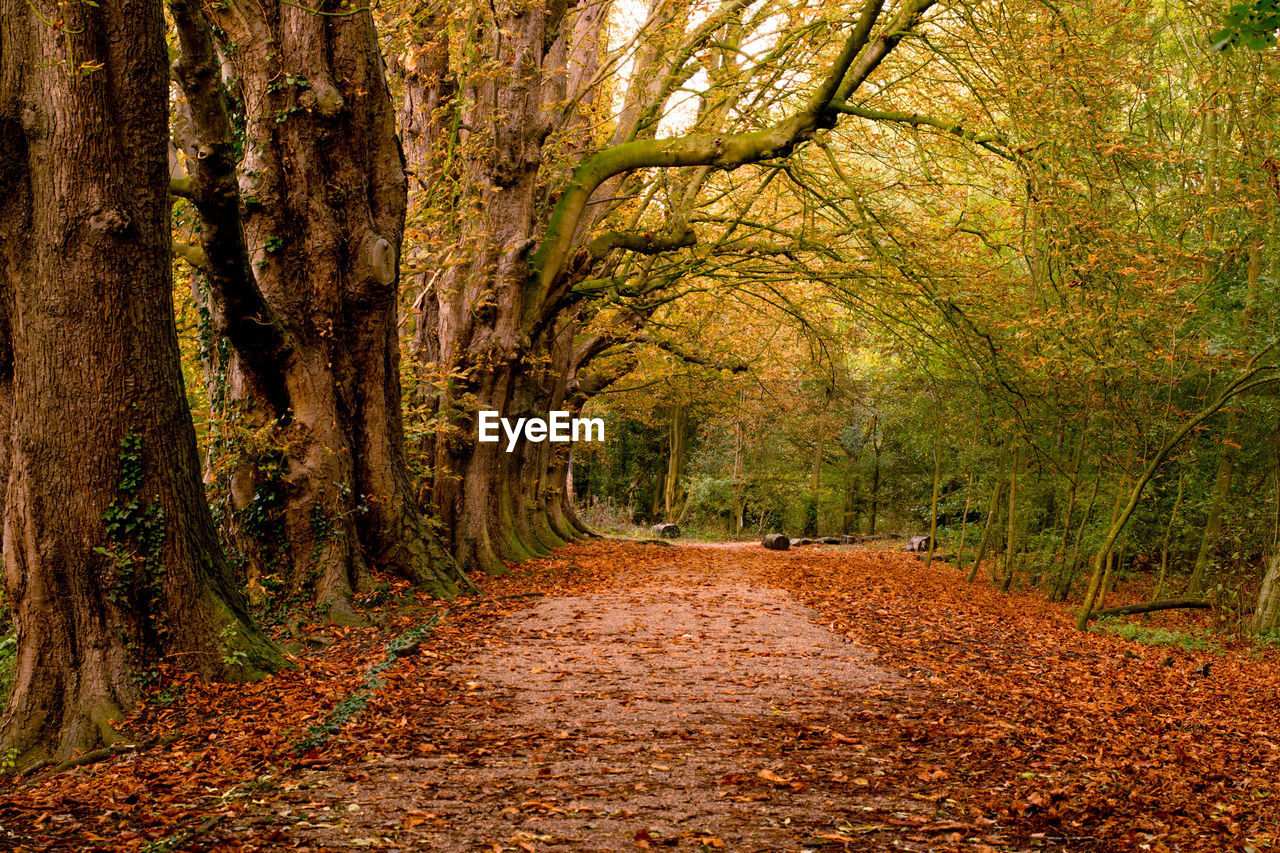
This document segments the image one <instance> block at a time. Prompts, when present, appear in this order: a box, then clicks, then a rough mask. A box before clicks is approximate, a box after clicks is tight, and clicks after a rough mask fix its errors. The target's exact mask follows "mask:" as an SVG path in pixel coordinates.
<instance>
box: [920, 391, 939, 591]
mask: <svg viewBox="0 0 1280 853" xmlns="http://www.w3.org/2000/svg"><path fill="white" fill-rule="evenodd" d="M941 487H942V407H941V406H939V407H938V430H937V434H936V435H935V436H934V440H933V497H932V498H931V499H930V501H929V554H928V556H927V557H925V559H924V567H925V568H926V569H927V568H929V566H931V565H933V553H934V551H936V550H937V548H938V490H939V489H940V488H941Z"/></svg>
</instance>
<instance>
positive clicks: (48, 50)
mask: <svg viewBox="0 0 1280 853" xmlns="http://www.w3.org/2000/svg"><path fill="white" fill-rule="evenodd" d="M164 32H165V24H164V18H163V12H162V8H161V6H160V4H159V3H158V2H139V0H101V2H100V3H73V4H67V5H65V6H63V7H61V9H60V11H59V12H58V13H57V16H56V18H50V17H48V16H46V15H45V14H43V13H42V12H41V10H40V8H39V7H38V6H37V4H33V3H28V2H25V0H4V2H3V3H0V234H3V235H4V239H2V240H0V329H2V330H3V335H2V336H0V365H2V366H3V371H2V373H0V386H2V389H3V391H2V395H3V399H2V401H0V402H2V406H0V408H2V410H3V411H4V412H5V413H6V415H7V417H6V419H5V422H4V425H3V428H4V433H5V439H6V440H5V442H4V444H5V448H6V451H7V453H6V458H5V463H6V465H5V470H6V473H7V486H6V492H5V501H4V567H5V585H6V590H7V593H8V596H9V601H10V606H11V607H12V610H13V616H14V622H15V624H16V627H17V636H18V651H17V662H16V669H15V675H14V686H13V693H12V696H11V698H10V701H9V705H8V707H7V708H6V710H5V714H4V718H3V721H2V722H0V732H2V738H3V746H4V747H5V748H12V749H15V750H17V755H18V762H19V763H20V764H26V763H29V762H33V761H38V760H41V759H44V758H60V757H66V756H69V755H71V754H74V753H77V752H79V751H82V750H86V749H89V748H91V747H94V746H96V745H98V744H101V743H103V742H106V741H112V740H116V739H119V738H120V735H119V734H117V733H116V731H115V729H114V727H113V721H116V720H120V719H121V718H123V716H124V715H125V713H126V712H127V711H129V710H130V709H132V707H133V706H134V704H135V703H136V701H137V700H138V699H139V698H140V696H141V693H142V686H141V685H143V684H145V683H146V682H147V680H148V679H149V678H151V677H153V676H154V674H155V671H156V667H157V665H158V664H161V663H170V662H173V663H176V664H178V665H180V666H182V667H184V668H187V669H191V670H194V671H195V672H198V673H199V674H201V675H203V676H206V677H218V678H224V677H225V678H250V677H254V676H256V675H258V674H260V673H262V672H264V671H269V670H272V669H275V668H278V667H279V666H281V665H282V663H283V662H282V659H281V658H280V657H279V654H278V653H277V652H276V651H275V650H274V648H273V647H272V646H271V644H270V642H269V641H268V640H267V639H266V638H265V636H264V635H263V634H261V633H260V632H259V631H258V630H257V629H256V628H255V627H254V625H253V624H252V622H251V620H250V618H249V615H248V613H247V610H246V603H245V601H244V598H243V596H242V594H241V593H240V591H239V585H238V583H237V582H236V580H235V579H234V578H233V577H232V575H231V573H230V571H229V568H228V565H227V562H226V560H225V559H224V557H223V555H222V553H221V551H220V548H219V544H218V540H217V534H216V531H215V529H214V526H213V520H212V517H211V515H210V513H209V508H208V505H207V503H206V502H205V495H204V489H203V487H202V484H201V481H200V476H199V461H198V456H197V453H196V443H195V432H194V429H193V426H192V422H191V416H190V413H189V411H188V410H187V406H186V399H185V396H184V393H183V388H182V378H181V374H180V371H179V365H178V343H177V337H176V333H175V328H174V321H173V291H172V276H171V266H170V246H169V202H168V173H167V154H166V141H165V140H166V138H167V132H166V128H167V123H168V118H167V102H168V81H167V74H166V73H165V65H166V49H165V43H164Z"/></svg>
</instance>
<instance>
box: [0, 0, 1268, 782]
mask: <svg viewBox="0 0 1280 853" xmlns="http://www.w3.org/2000/svg"><path fill="white" fill-rule="evenodd" d="M53 8H54V6H53V4H44V3H40V2H29V0H0V412H3V413H4V417H5V418H6V421H7V423H8V424H9V429H8V431H7V432H5V433H4V440H3V441H2V442H0V449H2V453H0V459H3V462H4V465H5V470H6V473H7V479H6V483H7V485H6V490H5V492H4V518H5V523H4V534H3V537H4V562H5V578H6V595H5V599H4V601H5V609H4V620H5V624H4V626H3V627H4V630H5V631H6V632H7V633H6V636H7V637H10V638H12V640H5V641H4V642H0V672H3V673H4V676H3V679H2V681H3V683H4V686H5V690H6V693H7V695H8V698H7V705H6V710H5V715H4V718H3V723H2V724H0V734H2V737H3V746H4V748H5V749H7V750H9V753H8V755H9V757H10V759H11V766H12V765H13V764H17V765H26V766H30V765H32V764H35V763H39V762H56V761H60V760H62V759H65V758H67V757H68V756H71V755H75V754H79V753H81V752H83V751H85V750H90V749H94V748H96V747H100V746H102V745H103V744H106V743H110V742H112V741H114V740H118V739H119V737H120V736H119V733H118V731H117V730H116V728H115V726H114V722H115V721H118V720H120V719H121V718H122V716H123V714H124V712H125V711H126V710H127V709H129V708H132V707H134V705H135V704H136V703H137V702H138V700H139V699H140V698H141V697H143V696H144V695H145V692H146V690H148V689H150V687H151V685H152V684H153V683H155V682H156V681H157V680H158V679H162V678H163V677H164V673H165V672H167V671H168V670H167V668H168V667H170V666H177V667H179V668H182V669H186V670H191V671H194V672H196V673H198V674H199V675H201V676H203V677H206V678H212V679H239V680H249V679H256V678H262V677H265V676H267V675H268V674H270V673H272V672H277V671H279V670H281V669H282V668H283V667H286V666H288V665H289V663H288V661H287V659H286V658H285V657H284V656H282V655H281V653H280V651H279V650H278V648H277V643H276V642H275V640H273V637H275V638H276V639H278V637H279V631H280V630H281V629H282V628H283V627H284V626H288V625H289V624H290V623H291V622H295V621H296V620H297V619H299V618H303V617H305V618H312V617H314V618H317V619H321V620H324V621H326V622H328V623H332V624H335V625H346V626H360V625H367V624H368V623H369V616H368V614H367V613H366V612H365V608H364V607H363V606H362V602H363V601H367V599H368V596H370V595H371V594H374V593H375V592H376V591H377V590H378V589H380V588H385V586H386V584H387V583H389V582H395V583H400V582H406V583H410V584H413V585H415V586H417V587H419V588H421V589H423V590H426V591H428V592H429V593H431V594H432V595H435V596H439V597H441V598H446V599H447V598H452V597H454V596H457V595H460V594H461V595H465V594H468V593H471V592H473V591H475V589H476V586H477V583H476V579H477V578H480V577H482V576H484V575H485V574H487V573H502V572H504V571H507V570H508V569H509V567H510V566H512V565H513V564H515V563H519V562H521V561H526V560H529V559H532V558H537V557H544V556H546V555H548V554H551V553H552V552H553V551H555V550H556V549H557V548H559V547H561V546H563V545H565V544H567V543H571V542H575V541H578V540H582V539H585V538H588V537H592V536H595V535H597V534H599V533H610V534H614V535H618V534H621V535H629V536H640V537H642V538H643V537H645V536H648V535H650V534H649V533H648V531H647V529H648V528H649V527H650V526H651V525H654V524H674V525H677V526H678V527H680V528H683V529H684V530H685V532H686V535H688V534H690V533H692V534H693V535H695V536H699V537H703V538H709V539H725V538H729V539H758V538H759V537H761V536H763V535H765V534H767V533H771V532H785V533H787V534H788V535H791V536H793V537H796V538H798V537H813V538H816V537H821V536H834V537H840V538H841V540H843V539H846V538H850V537H887V536H902V535H908V534H927V536H928V541H927V547H926V551H927V555H926V559H927V562H928V563H929V564H932V563H933V561H934V560H935V559H937V560H938V561H939V562H944V561H953V562H955V563H956V564H957V565H958V567H959V569H960V571H961V572H962V573H964V574H965V575H966V576H967V578H968V580H969V581H971V582H975V583H976V582H979V581H981V582H988V581H990V582H993V583H995V584H997V585H998V586H999V588H1001V589H1002V590H1004V591H1006V592H1007V591H1009V590H1012V589H1033V590H1037V591H1040V592H1042V593H1043V594H1044V595H1045V596H1047V597H1048V598H1049V599H1050V600H1052V601H1059V602H1061V601H1070V602H1073V603H1074V604H1076V605H1078V606H1077V607H1076V609H1075V613H1076V620H1077V625H1078V627H1079V628H1081V629H1082V630H1083V629H1086V628H1087V627H1088V625H1089V623H1090V619H1091V618H1092V617H1093V616H1094V615H1095V613H1096V612H1097V611H1100V610H1105V609H1106V607H1107V605H1108V604H1114V603H1115V602H1114V601H1112V599H1115V598H1117V591H1118V590H1120V589H1121V588H1122V587H1123V588H1125V590H1126V593H1129V597H1130V598H1132V597H1133V596H1135V595H1137V596H1140V597H1142V598H1143V599H1144V600H1150V601H1152V602H1156V603H1159V602H1162V601H1167V600H1173V601H1175V603H1176V602H1184V603H1190V604H1191V605H1194V606H1213V607H1215V608H1217V611H1216V612H1221V613H1225V614H1226V618H1227V621H1228V622H1229V623H1230V625H1231V626H1232V629H1233V630H1243V631H1248V632H1252V633H1254V634H1261V635H1267V634H1274V633H1275V632H1276V631H1277V630H1280V549H1278V548H1277V544H1278V542H1280V452H1278V450H1277V447H1280V445H1278V444H1277V438H1278V437H1280V420H1277V417H1278V415H1280V412H1278V411H1277V396H1276V395H1277V386H1276V384H1275V380H1276V378H1277V376H1276V370H1277V367H1280V355H1277V353H1276V352H1275V344H1276V335H1275V329H1276V322H1277V310H1280V302H1278V298H1280V297H1278V294H1280V291H1278V290H1277V287H1276V282H1277V277H1278V276H1280V252H1278V251H1277V249H1278V247H1280V234H1278V232H1277V224H1276V217H1275V213H1276V205H1277V200H1278V199H1280V165H1278V164H1280V161H1278V160H1277V153H1276V151H1275V150H1274V148H1275V143H1276V139H1277V136H1276V132H1277V124H1276V116H1277V109H1276V107H1277V104H1276V103H1275V100H1276V97H1277V96H1276V93H1277V92H1278V91H1280V87H1278V85H1277V84H1280V80H1278V79H1277V65H1276V62H1275V55H1274V48H1273V47H1272V45H1274V42H1275V38H1274V32H1275V29H1276V26H1277V19H1276V11H1275V9H1274V8H1273V7H1272V6H1271V5H1268V4H1267V3H1265V2H1261V0H1260V2H1258V3H1256V4H1254V5H1243V6H1237V7H1235V8H1233V9H1230V10H1224V9H1223V8H1220V7H1219V6H1218V5H1217V4H1202V3H1198V2H1188V3H1181V4H1172V5H1171V4H1152V3H1142V2H1140V3H1129V2H1120V0H1112V2H1068V3H1065V4H1064V3H1050V2H1047V1H1046V0H1002V2H967V0H960V1H959V2H938V1H937V0H901V2H884V0H865V2H861V3H856V4H839V3H832V2H829V0H724V2H719V3H715V2H703V0H625V2H624V0H617V2H609V0H604V1H603V2H591V3H586V2H574V0H535V1H534V2H525V0H518V1H517V2H496V3H445V2H434V0H433V1H432V2H426V3H416V4H415V3H403V2H398V0H389V2H383V3H380V4H374V5H372V6H364V5H360V4H357V3H352V2H350V0H306V2H293V0H215V2H204V0H169V2H167V4H163V5H162V4H160V3H158V2H150V0H96V2H89V1H88V0H72V2H66V3H60V4H57V5H56V11H50V10H51V9H53ZM481 412H497V413H501V414H502V415H504V416H509V417H512V418H521V417H526V418H543V419H545V418H547V417H549V413H552V412H564V413H568V415H569V416H571V417H573V418H578V417H581V418H590V419H597V418H598V419H600V420H601V421H602V422H603V423H604V424H605V430H604V440H603V441H601V442H590V441H586V442H579V443H575V442H568V443H558V442H551V441H528V440H526V441H522V442H519V443H516V442H512V443H511V444H510V445H509V444H508V442H506V441H501V442H483V441H479V440H478V436H479V430H480V429H481V424H480V422H479V421H480V417H479V413H481ZM1136 584H1144V586H1142V591H1141V592H1140V593H1137V592H1133V590H1135V589H1136V588H1137V586H1135V585H1136ZM1126 585H1127V586H1126ZM1179 606H1180V605H1179Z"/></svg>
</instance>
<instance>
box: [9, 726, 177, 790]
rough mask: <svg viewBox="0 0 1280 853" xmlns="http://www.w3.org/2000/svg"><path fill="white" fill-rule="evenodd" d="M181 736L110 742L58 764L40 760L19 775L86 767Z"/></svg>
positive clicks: (162, 743) (174, 739) (175, 739)
mask: <svg viewBox="0 0 1280 853" xmlns="http://www.w3.org/2000/svg"><path fill="white" fill-rule="evenodd" d="M181 737H182V732H174V733H173V734H167V735H165V736H164V737H158V738H152V739H151V740H148V741H143V742H142V743H123V742H121V743H113V744H108V745H107V746H104V747H102V748H101V749H94V750H90V751H89V752H85V753H82V754H80V755H73V756H71V757H70V758H67V759H64V760H62V761H59V762H57V763H56V764H55V763H54V762H53V760H52V759H46V760H45V761H38V762H36V763H35V764H33V765H31V766H30V767H28V768H27V769H25V770H23V771H22V772H21V773H19V774H18V776H19V777H20V778H23V779H25V778H27V777H29V776H34V775H35V774H36V773H39V772H40V771H42V770H45V769H48V771H49V772H50V773H51V774H52V773H61V772H62V771H64V770H70V769H71V768H73V767H84V766H85V765H87V764H97V763H98V762H100V761H106V760H107V759H109V758H114V757H115V756H117V755H124V754H125V753H128V752H146V751H147V750H150V749H155V748H157V747H161V746H168V745H169V744H171V743H173V742H175V741H177V740H179V739H180V738H181ZM50 765H52V766H50Z"/></svg>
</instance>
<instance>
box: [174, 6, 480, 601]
mask: <svg viewBox="0 0 1280 853" xmlns="http://www.w3.org/2000/svg"><path fill="white" fill-rule="evenodd" d="M172 6H173V9H174V15H175V20H177V22H178V24H179V34H180V36H181V37H182V40H183V43H182V48H183V55H182V58H181V59H180V61H179V63H178V64H177V66H176V68H175V70H176V76H177V77H178V79H179V81H180V83H181V84H182V86H183V89H184V91H185V92H186V94H187V96H188V102H189V106H190V109H191V112H192V119H193V120H192V128H191V132H190V133H188V134H187V138H186V139H185V140H184V142H185V145H184V147H185V148H186V149H187V150H188V153H189V154H191V155H192V157H191V162H192V163H193V169H194V170H195V173H194V174H193V178H194V179H195V180H194V181H193V183H194V184H195V187H194V192H192V194H191V195H192V199H193V201H194V202H195V204H196V207H197V209H198V210H199V212H200V215H201V225H202V233H205V234H207V233H209V232H210V230H211V227H212V226H214V225H220V226H221V227H223V228H224V229H225V230H228V231H234V230H235V229H236V228H242V230H243V235H244V237H243V240H242V241H240V242H241V245H240V246H235V245H232V246H230V247H229V248H225V249H224V247H221V246H214V245H210V244H209V243H206V245H205V250H206V254H207V256H208V257H207V262H208V264H207V265H208V268H209V269H210V270H211V272H210V275H209V278H210V280H211V285H212V287H211V290H212V294H211V302H212V303H213V306H214V309H215V310H213V311H211V312H210V313H211V314H213V315H214V316H215V318H218V317H222V316H224V315H225V317H226V320H225V322H224V323H223V324H222V326H223V327H222V328H221V329H220V330H219V331H221V332H223V333H224V334H226V335H227V338H228V340H229V341H230V344H231V349H230V353H229V357H228V359H227V362H228V363H227V364H226V366H225V374H224V375H225V388H220V387H215V388H214V389H213V394H212V396H213V397H215V399H217V398H223V397H225V398H226V399H227V400H228V401H229V402H230V405H229V407H228V413H227V414H228V417H230V418H232V419H233V420H234V419H239V424H238V425H239V426H240V427H242V428H243V429H242V430H241V432H242V434H243V433H249V434H254V435H257V436H258V437H260V438H265V442H264V443H265V445H266V448H265V452H262V451H256V452H255V450H254V449H253V448H251V449H250V452H249V453H244V454H242V456H241V459H240V462H239V464H237V465H233V466H232V471H231V473H230V476H229V479H228V483H227V491H228V494H229V500H230V503H231V505H232V508H233V510H234V512H233V514H232V519H233V520H234V521H236V522H238V524H237V525H236V526H237V529H238V533H239V534H240V535H239V536H238V541H239V542H241V543H242V544H246V545H248V547H247V548H246V550H247V551H248V553H249V554H250V556H251V559H252V560H253V562H252V564H251V565H256V568H257V571H259V572H266V571H268V570H269V567H270V565H271V563H272V562H273V561H277V562H285V563H286V565H287V566H288V568H287V570H286V572H287V575H288V577H287V580H288V582H289V585H290V587H291V588H292V589H293V590H294V591H295V592H297V591H306V592H308V593H309V594H311V595H312V596H313V597H314V600H315V602H316V604H317V605H318V606H319V607H320V608H321V609H322V610H323V611H325V612H326V613H327V614H328V616H329V617H330V618H331V619H333V620H334V621H340V622H345V621H354V620H357V619H358V617H357V616H356V615H355V614H354V612H353V611H352V609H351V599H352V595H353V593H354V592H356V591H358V590H360V589H362V588H364V587H366V586H367V584H368V582H369V579H370V571H369V566H370V564H372V565H374V566H377V567H378V568H381V569H385V570H389V571H391V572H394V573H396V574H399V575H401V576H403V577H406V578H409V579H411V580H413V581H415V582H417V583H419V584H423V585H425V586H426V587H427V588H429V589H431V590H432V591H434V592H436V593H438V594H443V595H449V594H452V593H453V592H455V591H456V588H457V584H458V583H462V582H465V577H464V576H462V575H461V574H460V573H459V572H458V571H457V568H456V565H455V564H454V562H453V560H452V558H451V557H450V555H449V554H448V551H447V549H446V547H445V546H444V544H443V543H442V542H441V541H440V540H439V538H438V537H437V535H436V534H435V533H434V531H432V530H431V528H430V527H429V526H428V522H427V520H426V519H425V518H424V517H423V515H422V513H421V511H420V509H419V507H418V506H417V503H416V498H415V494H414V488H413V484H412V482H411V478H410V475H409V470H408V466H407V463H406V455H405V443H404V433H403V421H402V415H401V400H400V369H399V343H398V332H397V324H396V318H397V303H398V284H397V282H398V259H399V248H400V244H401V238H402V235H403V230H404V217H405V203H406V193H407V187H406V178H405V173H404V163H403V158H402V156H401V153H400V147H399V142H398V140H397V137H396V131H395V117H394V112H393V107H392V103H391V99H390V95H389V93H388V91H387V85H386V80H385V76H384V72H383V67H382V59H381V55H380V52H379V48H378V41H377V34H376V32H375V30H374V27H373V19H372V16H371V14H370V12H369V11H368V10H367V9H366V10H358V11H350V12H343V13H342V14H340V15H327V14H325V15H322V14H317V13H313V12H311V11H308V10H304V9H302V8H300V7H298V6H297V5H296V4H292V3H287V2H278V3H268V4H251V3H247V2H231V3H228V4H220V5H218V6H215V7H210V9H209V10H208V11H207V14H209V15H210V16H211V22H212V23H213V24H214V25H216V28H217V29H216V32H217V33H218V37H219V39H220V40H221V43H222V45H223V53H224V56H225V57H226V59H227V61H228V62H229V63H230V64H231V65H232V66H233V67H234V71H235V77H234V79H235V81H236V87H237V88H236V94H238V95H239V96H240V98H241V99H242V103H243V107H244V116H245V131H244V132H245V144H244V160H243V163H242V164H241V167H240V181H239V183H240V186H239V187H238V201H237V203H234V204H230V205H228V204H226V202H225V198H226V196H227V195H232V196H233V197H235V195H236V194H237V188H235V187H227V186H226V178H225V174H230V170H229V169H223V170H222V171H223V173H225V174H224V177H223V181H222V185H221V186H220V187H218V188H217V189H215V185H216V184H217V180H216V178H217V177H218V175H205V174H203V173H202V172H201V170H202V169H206V170H207V169H208V168H209V167H208V163H209V161H210V159H211V158H209V157H202V156H201V153H202V151H203V150H211V151H218V152H225V150H226V149H227V147H228V146H229V145H230V135H229V134H228V132H227V129H228V122H227V120H226V107H225V104H224V103H222V101H221V99H220V92H217V91H215V92H214V93H213V96H212V97H210V96H205V97H203V98H202V95H201V91H200V88H201V83H202V81H208V80H209V79H212V80H213V81H214V85H215V88H216V81H217V79H218V73H217V70H216V67H215V63H214V62H213V57H212V50H211V49H209V33H210V27H209V23H210V21H207V20H206V19H205V18H204V17H203V15H202V14H201V12H200V10H199V9H198V8H197V7H196V5H195V4H194V2H193V0H176V2H174V3H173V4H172ZM232 44H235V45H236V49H235V50H231V49H230V48H229V45H232ZM219 113H221V116H220V115H219ZM219 156H222V157H224V158H225V157H228V156H229V154H227V153H220V155H219ZM219 201H221V202H222V204H221V206H219V204H218V202H219ZM228 208H230V209H229V210H228ZM228 216H230V217H234V221H233V222H232V223H230V224H228V223H227V222H226V221H225V220H226V218H227V217H228ZM245 246H247V250H246V249H245V248H243V247H245ZM246 252H247V256H246ZM250 267H251V272H248V275H250V276H251V280H249V281H245V280H243V279H244V276H245V274H246V270H249V269H250ZM219 279H228V280H231V282H232V284H231V285H230V286H232V287H234V288H238V290H239V291H243V292H250V293H254V294H257V304H254V300H252V299H250V300H241V301H242V302H245V303H247V305H248V307H250V308H253V309H254V315H253V316H254V317H255V319H256V321H257V322H258V324H259V326H260V327H262V328H263V335H264V336H269V337H270V336H274V337H276V338H279V339H280V341H281V344H280V346H279V347H278V348H277V350H278V351H277V352H273V353H266V354H264V353H262V352H259V351H256V350H254V349H253V348H252V346H251V345H250V344H249V343H246V342H243V341H241V340H239V339H238V338H237V337H236V336H235V335H234V334H233V331H234V328H233V326H232V324H233V322H234V320H235V319H236V317H237V316H238V315H239V314H243V311H244V309H243V308H242V309H241V310H240V311H239V312H237V311H236V310H235V305H234V304H233V303H234V300H231V299H229V298H228V294H227V285H221V284H220V283H219ZM213 375H214V384H215V385H216V384H217V383H219V382H221V381H224V380H223V379H222V376H220V375H219V371H214V372H213ZM263 376H265V377H268V381H263V379H262V378H261V377H263ZM273 389H278V390H273ZM271 455H276V456H278V457H279V458H280V459H281V464H280V465H279V466H278V467H280V468H282V471H280V472H279V473H272V472H270V471H269V470H264V466H263V465H262V464H261V463H262V459H263V457H264V456H271ZM273 478H274V479H273ZM273 495H278V496H279V497H278V502H279V511H278V514H276V515H275V517H274V518H272V520H273V521H274V522H276V523H278V525H279V529H278V530H263V529H262V525H261V524H260V523H259V524H258V525H257V527H256V528H254V529H249V530H246V528H247V526H248V525H247V524H246V523H245V522H246V520H258V519H261V518H262V517H263V516H264V515H267V514H269V510H270V509H271V507H267V508H265V510H266V511H264V508H263V507H260V506H256V504H257V503H258V502H260V501H263V500H264V499H266V498H270V496H273ZM264 534H265V535H264ZM278 534H283V536H282V537H281V536H279V535H278ZM273 538H276V539H279V540H281V541H282V542H283V544H284V549H283V551H282V552H281V551H275V552H273V551H272V549H271V545H270V543H271V540H272V539H273ZM250 540H256V541H252V542H251V541H250ZM253 558H256V559H253Z"/></svg>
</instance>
